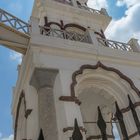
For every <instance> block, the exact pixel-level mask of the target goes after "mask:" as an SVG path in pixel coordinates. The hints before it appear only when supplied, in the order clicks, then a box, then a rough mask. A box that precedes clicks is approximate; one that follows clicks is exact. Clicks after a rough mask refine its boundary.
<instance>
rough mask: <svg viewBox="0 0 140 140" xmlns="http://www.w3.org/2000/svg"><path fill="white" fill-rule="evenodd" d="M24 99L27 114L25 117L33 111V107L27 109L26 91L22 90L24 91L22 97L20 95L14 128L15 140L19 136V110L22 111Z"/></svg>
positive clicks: (25, 113)
mask: <svg viewBox="0 0 140 140" xmlns="http://www.w3.org/2000/svg"><path fill="white" fill-rule="evenodd" d="M22 100H23V103H24V115H25V118H26V119H27V118H28V116H29V115H30V114H31V112H32V109H27V108H26V99H25V92H24V91H23V90H22V92H21V94H20V97H19V101H18V105H17V110H16V119H15V128H14V140H16V137H17V128H18V119H19V112H20V107H21V103H22Z"/></svg>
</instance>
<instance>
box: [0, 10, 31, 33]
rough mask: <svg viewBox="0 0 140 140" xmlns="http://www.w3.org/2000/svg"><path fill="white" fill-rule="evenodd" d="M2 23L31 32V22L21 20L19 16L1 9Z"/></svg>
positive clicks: (0, 17) (0, 20) (24, 31)
mask: <svg viewBox="0 0 140 140" xmlns="http://www.w3.org/2000/svg"><path fill="white" fill-rule="evenodd" d="M0 23H3V24H5V25H6V26H9V27H12V28H13V29H15V30H17V31H20V32H23V33H25V34H29V24H28V23H26V22H24V21H22V20H20V19H19V18H17V17H15V16H13V15H11V14H10V13H8V12H6V11H4V10H2V9H0Z"/></svg>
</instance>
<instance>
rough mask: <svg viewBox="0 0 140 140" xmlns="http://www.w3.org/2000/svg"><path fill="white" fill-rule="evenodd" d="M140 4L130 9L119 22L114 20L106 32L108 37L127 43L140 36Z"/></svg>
mask: <svg viewBox="0 0 140 140" xmlns="http://www.w3.org/2000/svg"><path fill="white" fill-rule="evenodd" d="M139 13H140V3H138V4H135V5H133V6H131V7H129V8H128V9H127V10H126V12H125V16H124V17H122V18H121V19H119V20H113V21H112V22H111V24H110V25H109V27H108V28H107V30H106V32H105V33H106V36H107V37H108V38H111V39H113V40H118V41H123V42H127V41H128V40H129V39H130V38H132V37H138V39H139V35H140V24H139V22H138V21H139V20H140V14H139Z"/></svg>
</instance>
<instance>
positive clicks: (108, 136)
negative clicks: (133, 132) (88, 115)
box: [87, 134, 114, 140]
mask: <svg viewBox="0 0 140 140" xmlns="http://www.w3.org/2000/svg"><path fill="white" fill-rule="evenodd" d="M101 138H102V135H93V136H89V137H88V138H87V140H92V139H101ZM107 138H112V139H114V136H113V135H108V134H107Z"/></svg>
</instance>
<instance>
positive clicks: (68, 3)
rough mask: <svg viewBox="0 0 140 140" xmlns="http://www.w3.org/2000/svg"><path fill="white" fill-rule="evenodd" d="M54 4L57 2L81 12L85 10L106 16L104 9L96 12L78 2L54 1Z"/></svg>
mask: <svg viewBox="0 0 140 140" xmlns="http://www.w3.org/2000/svg"><path fill="white" fill-rule="evenodd" d="M54 1H56V2H59V3H62V4H66V5H70V6H74V7H77V8H79V9H83V10H87V11H89V12H91V13H96V14H102V15H106V16H108V13H107V12H106V10H105V9H104V8H102V9H101V11H100V10H96V9H93V8H90V7H88V6H86V5H81V3H80V2H78V1H77V2H73V0H54Z"/></svg>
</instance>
